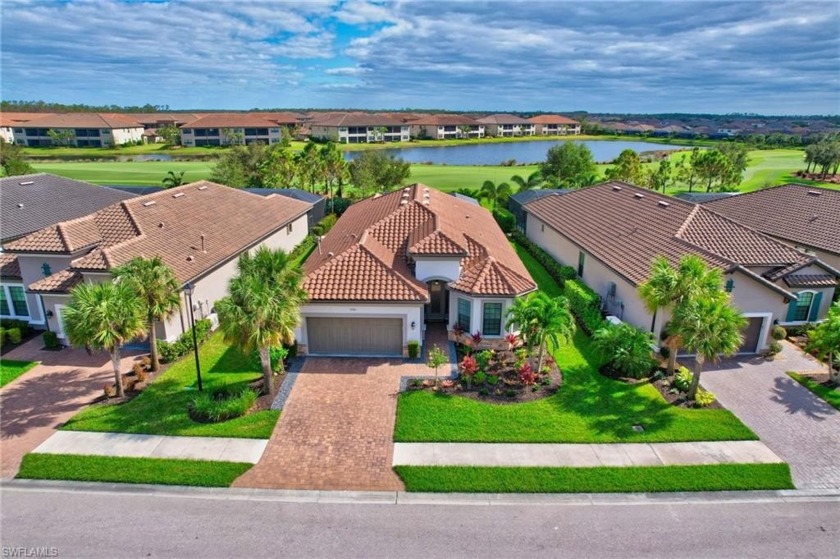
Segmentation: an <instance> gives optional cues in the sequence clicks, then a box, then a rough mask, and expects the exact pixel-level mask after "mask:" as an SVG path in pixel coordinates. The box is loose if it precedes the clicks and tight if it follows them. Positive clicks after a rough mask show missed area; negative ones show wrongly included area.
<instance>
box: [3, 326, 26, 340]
mask: <svg viewBox="0 0 840 559" xmlns="http://www.w3.org/2000/svg"><path fill="white" fill-rule="evenodd" d="M6 339H7V340H9V343H10V344H19V343H20V342H21V340H22V339H23V335H22V334H21V331H20V328H6Z"/></svg>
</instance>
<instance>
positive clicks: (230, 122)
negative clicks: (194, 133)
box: [181, 113, 277, 129]
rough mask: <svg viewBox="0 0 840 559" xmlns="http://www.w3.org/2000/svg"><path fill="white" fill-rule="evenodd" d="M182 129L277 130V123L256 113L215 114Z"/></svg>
mask: <svg viewBox="0 0 840 559" xmlns="http://www.w3.org/2000/svg"><path fill="white" fill-rule="evenodd" d="M181 128H182V129H183V128H277V123H276V122H274V121H273V120H270V119H269V118H268V117H266V116H264V115H262V114H256V113H215V114H209V115H204V116H201V117H199V118H197V119H195V120H191V121H190V122H187V123H186V124H183V125H182V126H181Z"/></svg>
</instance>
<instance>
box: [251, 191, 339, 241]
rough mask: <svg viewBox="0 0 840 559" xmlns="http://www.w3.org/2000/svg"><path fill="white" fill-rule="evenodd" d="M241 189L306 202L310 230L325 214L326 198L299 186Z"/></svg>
mask: <svg viewBox="0 0 840 559" xmlns="http://www.w3.org/2000/svg"><path fill="white" fill-rule="evenodd" d="M242 190H244V191H245V192H250V193H251V194H259V195H260V196H271V195H272V194H279V195H280V196H286V197H288V198H294V199H295V200H300V201H301V202H306V203H307V204H309V205H310V206H311V207H312V209H311V210H310V211H309V230H310V231H311V230H312V226H313V225H315V224H316V223H318V222H319V221H321V220H322V219H324V215H326V202H327V199H326V198H324V197H323V196H321V195H320V194H315V193H313V192H307V191H306V190H302V189H300V188H243V189H242Z"/></svg>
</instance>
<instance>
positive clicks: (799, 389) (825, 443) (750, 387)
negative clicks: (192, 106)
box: [700, 341, 840, 489]
mask: <svg viewBox="0 0 840 559" xmlns="http://www.w3.org/2000/svg"><path fill="white" fill-rule="evenodd" d="M782 345H783V347H784V349H783V351H782V353H780V354H779V355H778V356H777V357H776V359H774V360H772V361H767V360H765V359H762V358H751V359H729V360H725V361H722V362H721V363H720V364H719V365H718V366H715V367H710V368H709V370H707V371H705V372H703V376H702V377H701V381H700V382H701V384H702V385H703V386H704V387H706V388H707V389H708V390H711V391H712V392H714V394H715V395H716V396H717V397H718V399H719V400H720V403H721V404H723V405H724V406H726V407H727V408H728V409H729V410H730V411H732V412H733V413H734V414H735V415H737V416H738V417H739V418H740V419H741V420H742V421H743V422H744V423H746V424H747V426H749V427H750V429H752V430H753V431H755V433H756V434H757V435H758V436H759V437H761V440H762V441H763V442H764V443H765V444H766V445H767V446H768V447H770V449H772V450H773V451H774V452H775V453H776V454H778V455H779V456H780V457H781V458H783V459H784V460H785V461H786V462H788V463H789V464H790V466H791V471H792V473H793V481H794V483H795V484H796V487H798V488H800V489H808V488H813V489H817V488H840V412H838V411H837V410H835V409H834V408H832V407H831V406H829V405H828V404H826V403H825V401H823V400H822V399H820V398H818V397H817V396H815V395H814V394H813V393H812V392H811V391H809V390H808V389H806V388H804V387H803V386H801V385H800V384H799V383H797V382H796V381H794V380H793V379H791V378H790V377H788V376H787V375H786V374H785V371H797V372H807V371H815V370H822V371H823V372H825V371H826V368H825V366H823V365H822V364H821V363H819V362H818V361H817V360H816V359H814V358H813V357H811V356H810V355H807V354H803V353H802V352H801V351H799V350H798V349H797V348H796V346H794V345H793V344H791V343H789V342H787V341H784V342H782Z"/></svg>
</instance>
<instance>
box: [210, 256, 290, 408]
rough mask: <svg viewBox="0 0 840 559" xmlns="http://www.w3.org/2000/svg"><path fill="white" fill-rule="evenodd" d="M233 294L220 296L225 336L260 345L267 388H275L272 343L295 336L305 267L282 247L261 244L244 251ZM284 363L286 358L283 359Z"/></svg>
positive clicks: (241, 344)
mask: <svg viewBox="0 0 840 559" xmlns="http://www.w3.org/2000/svg"><path fill="white" fill-rule="evenodd" d="M237 268H238V275H236V276H235V277H233V278H232V279H231V280H230V286H229V292H230V295H228V296H227V297H224V298H222V299H220V300H219V301H217V302H216V309H217V311H218V313H219V327H220V328H221V330H222V333H223V334H224V336H225V339H226V340H227V341H228V342H230V343H234V344H236V345H237V346H238V347H239V348H241V349H242V350H245V351H251V350H253V349H256V350H257V352H258V353H259V356H260V364H261V366H262V373H263V392H264V393H266V394H270V393H271V391H272V374H273V372H272V370H271V355H270V349H271V348H272V347H276V346H279V345H281V344H290V343H292V342H294V330H295V326H297V324H298V321H299V309H300V305H301V304H303V302H304V301H305V300H306V292H305V291H304V290H303V288H302V287H301V281H302V278H303V276H302V273H301V271H300V269H299V268H295V267H294V266H293V264H292V261H291V259H290V258H289V257H288V255H287V254H286V253H285V252H283V251H282V250H280V249H278V250H271V249H269V248H267V247H265V246H262V247H260V248H259V249H257V251H256V252H255V253H254V255H253V256H251V255H249V254H248V253H244V254H243V255H242V256H240V257H239V263H238V267H237ZM281 366H282V363H281Z"/></svg>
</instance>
